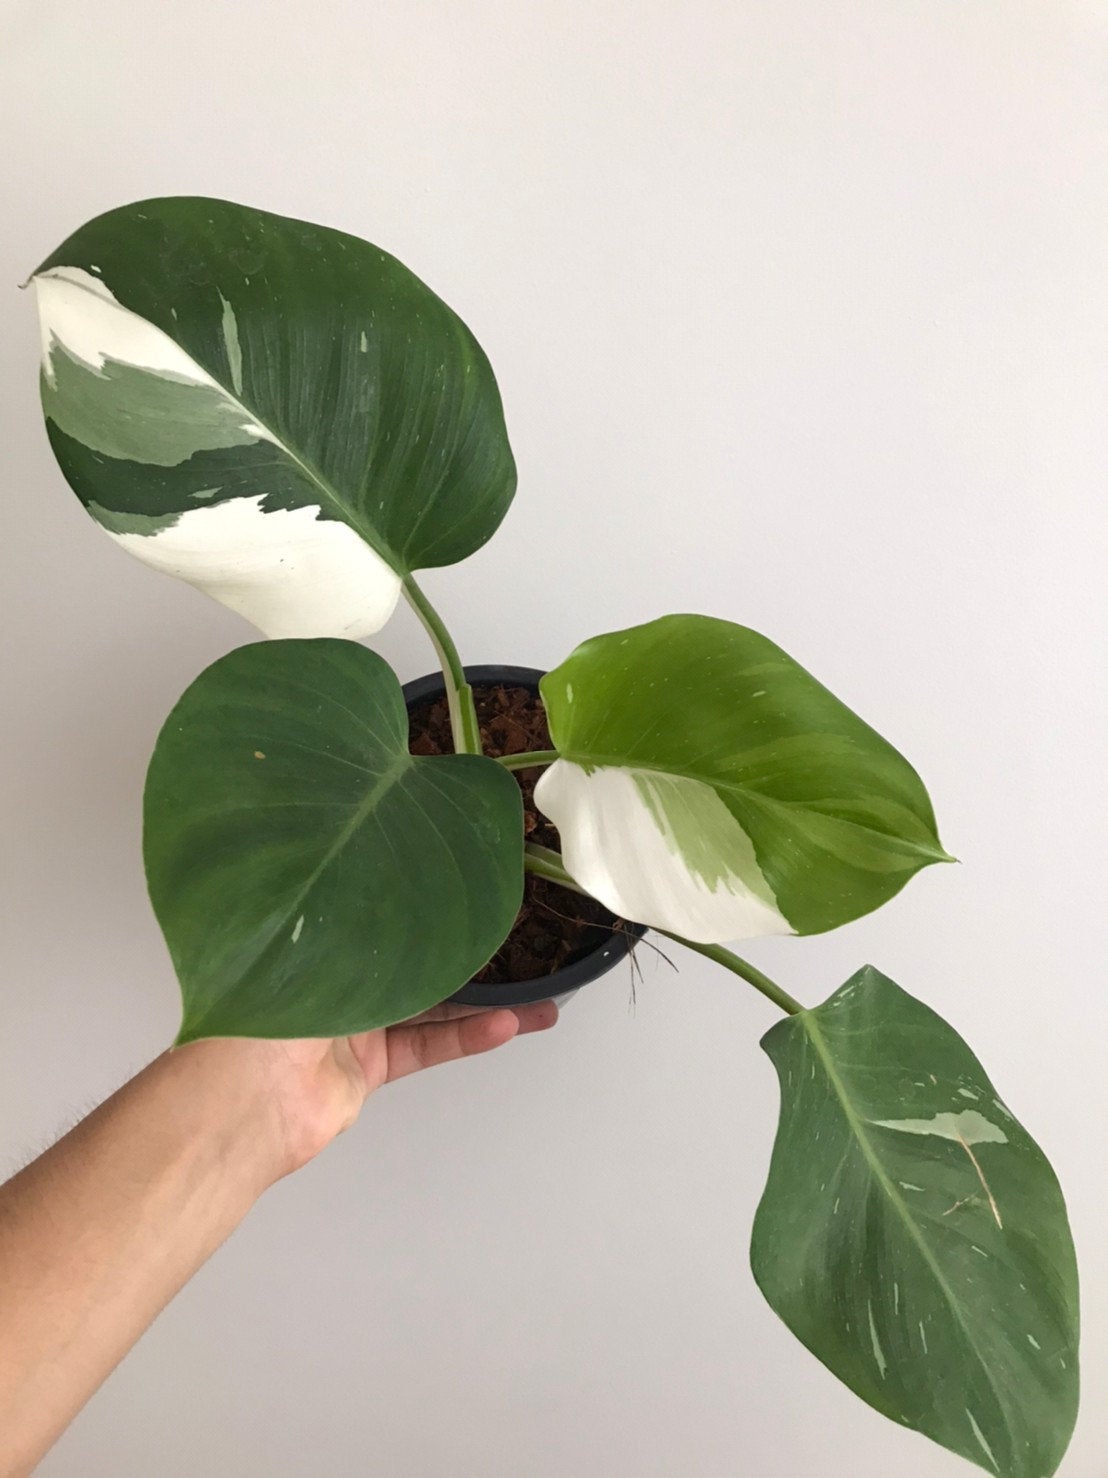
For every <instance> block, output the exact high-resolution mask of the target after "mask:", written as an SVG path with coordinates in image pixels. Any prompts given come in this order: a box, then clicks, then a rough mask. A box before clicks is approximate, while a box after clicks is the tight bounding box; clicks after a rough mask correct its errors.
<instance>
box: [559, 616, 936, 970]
mask: <svg viewBox="0 0 1108 1478" xmlns="http://www.w3.org/2000/svg"><path fill="white" fill-rule="evenodd" d="M542 695H543V700H544V703H545V705H546V710H547V716H548V718H549V722H550V733H551V737H552V739H553V742H554V744H555V746H556V748H557V750H558V753H559V756H560V758H559V759H558V760H556V761H555V763H554V764H553V765H552V766H551V767H550V769H549V770H547V771H546V772H545V773H544V774H543V775H542V777H541V778H540V780H539V782H538V784H537V786H536V788H535V801H536V803H537V805H538V806H539V808H540V809H541V810H542V811H543V812H544V814H545V815H546V816H548V817H549V818H550V820H551V821H552V822H553V823H554V824H555V826H556V827H557V828H558V831H559V834H560V836H561V842H562V855H563V859H564V862H565V866H566V868H567V870H568V872H569V873H570V875H571V876H572V877H573V878H574V880H575V881H576V882H577V883H579V884H580V886H581V887H582V888H584V889H585V890H586V891H587V892H589V893H591V894H593V895H594V896H595V897H597V898H599V899H600V901H601V902H602V903H603V904H605V906H606V907H608V908H610V909H611V910H612V911H613V912H614V913H616V914H617V915H619V916H620V917H623V918H627V919H633V920H635V921H636V922H638V923H644V924H650V925H653V926H655V927H657V928H662V929H668V930H670V931H671V932H673V933H675V934H680V935H682V936H684V937H685V938H686V939H691V940H694V941H697V942H700V943H723V942H724V941H726V940H733V939H747V938H753V937H756V936H759V935H768V934H793V933H796V934H808V933H816V932H818V931H820V930H824V929H831V928H834V927H836V926H837V925H838V924H842V923H846V922H847V921H848V920H850V919H853V918H857V917H858V916H859V915H860V914H863V913H868V912H869V911H870V910H871V909H873V908H877V907H878V906H879V905H880V904H881V903H884V902H885V901H886V900H887V899H888V898H890V897H892V895H893V894H894V893H896V892H897V891H898V890H899V889H900V888H901V887H902V886H903V885H904V883H905V882H906V881H907V880H908V878H909V877H911V876H912V874H913V873H915V872H917V871H918V870H919V869H920V868H921V867H923V866H925V865H926V864H927V863H929V862H937V861H941V860H946V853H945V852H944V851H943V849H942V847H941V846H940V845H939V841H938V837H937V836H936V834H935V821H934V816H933V814H932V811H931V806H930V802H929V801H928V798H927V793H926V791H925V790H924V788H923V785H922V784H921V782H920V779H919V777H918V776H917V775H916V773H915V771H914V770H913V769H912V768H911V766H910V765H909V764H908V763H907V761H906V760H904V759H903V757H902V756H901V755H899V754H898V753H897V752H896V750H894V749H893V748H892V747H891V745H889V744H887V743H886V742H885V740H883V739H882V738H881V737H880V736H879V735H878V734H876V733H874V731H873V730H872V729H871V728H869V727H868V725H866V724H864V723H863V722H862V720H861V719H859V718H858V717H857V716H856V715H855V714H853V713H851V712H850V710H849V709H848V708H846V707H845V706H844V705H843V704H842V703H840V702H839V700H838V699H837V698H835V697H834V696H833V695H832V694H831V693H829V692H828V691H827V689H826V688H824V687H822V686H821V685H820V684H819V683H818V682H816V680H815V679H814V678H813V677H811V676H810V674H808V673H807V672H805V671H804V669H803V668H801V667H799V666H798V665H797V664H796V663H795V662H793V661H792V659H791V658H790V657H788V656H787V655H786V654H785V653H784V652H782V651H781V649H780V648H779V647H777V646H775V645H774V644H773V643H772V642H770V641H768V640H767V639H766V638H765V637H763V636H760V635H758V633H757V632H754V631H749V630H747V629H746V628H745V627H742V626H735V625H733V624H732V623H730V622H727V621H718V620H714V619H712V618H710V617H707V616H667V617H663V618H662V619H661V620H658V621H653V622H650V623H648V624H647V625H645V626H639V627H634V628H632V629H631V630H629V631H623V632H614V633H612V634H610V635H607V636H601V637H596V638H594V639H593V640H592V641H588V642H585V643H584V644H583V645H582V646H581V647H579V648H578V649H577V650H576V651H575V652H574V653H573V654H572V656H570V657H569V658H568V659H567V660H566V661H565V662H563V663H562V665H561V666H560V667H558V668H557V669H555V671H553V672H551V673H549V674H548V675H547V676H546V677H545V678H544V679H543V682H542Z"/></svg>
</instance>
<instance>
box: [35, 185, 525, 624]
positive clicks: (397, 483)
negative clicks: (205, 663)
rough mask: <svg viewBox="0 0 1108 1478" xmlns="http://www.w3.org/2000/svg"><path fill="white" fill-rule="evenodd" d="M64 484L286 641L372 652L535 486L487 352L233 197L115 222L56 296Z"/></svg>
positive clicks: (307, 228) (336, 254)
mask: <svg viewBox="0 0 1108 1478" xmlns="http://www.w3.org/2000/svg"><path fill="white" fill-rule="evenodd" d="M33 281H34V285H35V289H36V295H37V297H38V301H39V312H40V318H41V322H42V331H43V374H42V399H43V407H44V410H45V413H46V417H47V426H48V430H49V434H50V440H51V444H52V445H53V448H54V452H55V455H56V456H57V459H58V461H59V463H60V465H61V468H62V471H63V472H64V473H65V476H66V478H67V479H68V481H69V482H70V484H71V486H72V487H73V488H74V490H75V491H76V492H77V494H78V496H79V497H80V498H81V501H82V502H83V503H84V504H85V506H86V507H87V509H88V510H89V512H90V513H91V514H92V515H93V517H94V518H95V519H97V521H98V522H99V523H100V524H101V525H102V526H103V527H104V528H105V529H106V530H107V531H108V532H109V533H110V534H111V536H112V537H113V538H114V539H116V540H117V542H119V543H120V544H121V545H123V546H124V547H125V548H127V549H129V550H130V551H131V552H132V553H133V554H136V555H137V556H138V557H139V558H140V559H143V560H144V561H145V562H146V563H148V564H150V565H152V566H154V567H155V568H157V569H161V570H164V571H166V572H168V573H171V574H175V575H179V576H181V577H182V578H183V579H186V580H189V581H190V582H192V583H193V584H195V585H197V586H199V587H200V588H201V589H204V590H206V591H207V592H208V593H209V594H211V595H213V596H214V597H215V598H216V599H217V600H220V601H222V602H223V603H224V604H226V605H228V606H230V607H231V608H232V609H234V610H236V611H239V612H240V613H241V614H242V615H244V616H246V617H247V618H248V619H249V620H251V621H253V622H254V623H255V625H257V626H258V627H260V628H261V630H262V631H264V632H265V633H266V635H268V636H325V635H331V636H364V635H368V634H369V633H371V632H373V631H376V630H378V629H379V628H380V627H381V626H382V625H383V624H384V622H385V621H386V620H387V619H388V616H389V614H390V613H391V611H392V609H393V606H394V605H395V603H396V599H397V594H398V592H399V589H400V581H401V577H402V576H403V575H405V574H407V573H410V572H411V571H413V570H416V569H421V568H425V567H427V566H431V565H443V564H452V563H454V562H455V561H457V560H460V559H463V558H465V556H466V555H468V554H471V553H472V552H473V551H474V550H475V549H477V548H479V547H480V545H482V544H483V543H484V542H485V540H486V539H488V538H489V536H490V535H491V534H492V532H493V531H494V530H495V528H496V527H497V525H498V524H499V522H500V520H501V518H502V517H503V516H504V513H505V511H506V510H507V507H508V504H509V503H510V501H511V497H512V494H513V491H514V488H515V468H514V464H513V461H512V455H511V451H510V449H509V446H508V439H507V434H506V432H505V429H504V420H503V413H502V410H501V405H500V397H499V394H498V392H497V388H496V383H495V380H494V379H493V375H492V371H491V369H490V368H489V364H488V361H487V359H486V358H485V356H484V354H483V353H482V351H481V349H480V347H479V346H478V344H477V342H476V341H475V339H474V338H473V336H472V334H471V333H470V332H469V330H468V329H467V328H466V327H465V325H464V324H463V323H462V322H461V320H460V319H459V318H458V317H457V316H456V315H455V314H454V313H453V312H451V310H450V309H449V308H448V307H447V306H446V304H445V303H443V302H441V301H440V299H438V298H437V297H436V296H435V294H434V293H432V292H431V291H430V289H429V288H427V287H425V286H424V284H423V283H422V282H420V281H419V279H418V278H416V277H415V276H413V274H412V273H411V272H409V271H408V270H407V268H406V267H403V266H402V265H401V264H400V263H399V262H398V261H396V260H395V259H394V258H393V257H390V256H389V255H388V254H387V253H385V252H383V251H381V250H379V249H378V248H377V247H375V246H371V245H370V244H369V243H368V242H366V241H361V240H359V239H358V238H357V237H354V236H348V235H346V234H345V233H343V232H341V231H333V230H330V229H328V228H327V227H324V226H315V225H311V224H309V223H307V222H304V221H296V220H289V219H287V218H286V217H284V216H277V215H272V214H269V213H268V212H266V211H259V210H252V209H249V208H247V207H245V206H241V205H234V204H231V203H230V202H228V201H224V200H208V199H203V198H194V197H170V198H167V199H160V200H146V201H140V202H138V203H137V204H134V205H128V206H124V207H122V208H121V209H118V210H113V211H109V212H108V213H107V214H106V215H102V216H98V217H97V218H96V219H95V220H93V221H90V222H89V223H88V224H87V225H85V226H82V227H81V229H80V230H79V231H77V232H75V233H74V235H72V236H71V237H69V239H68V240H67V241H65V242H64V243H63V244H62V245H61V246H60V247H59V248H58V249H57V251H55V252H53V253H52V254H51V255H50V256H49V257H48V258H47V260H46V261H45V262H44V263H43V264H42V266H41V267H40V268H39V269H38V272H37V273H36V274H35V276H34V279H33Z"/></svg>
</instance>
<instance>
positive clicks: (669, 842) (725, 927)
mask: <svg viewBox="0 0 1108 1478" xmlns="http://www.w3.org/2000/svg"><path fill="white" fill-rule="evenodd" d="M535 802H536V804H537V805H538V806H539V808H540V809H541V810H542V811H543V813H544V814H545V815H546V816H548V817H549V818H550V820H551V821H553V823H554V825H555V826H556V827H557V828H558V830H559V833H560V835H561V837H562V860H563V862H564V863H565V866H566V869H567V871H568V872H569V874H570V876H571V877H573V878H574V879H575V880H576V881H577V882H578V883H579V884H580V885H581V887H583V888H584V889H585V890H586V891H587V892H589V893H591V894H592V895H593V897H595V898H599V899H601V900H602V902H603V903H604V904H605V906H606V907H608V908H610V909H612V911H613V912H614V913H616V914H618V915H619V916H620V917H621V918H625V919H635V920H639V921H649V922H650V923H651V924H652V925H653V926H654V927H655V928H658V929H669V930H671V931H672V932H674V933H678V934H682V935H684V937H685V938H686V939H693V940H698V941H701V942H710V941H719V940H722V939H750V938H754V937H755V936H757V935H761V934H792V933H795V930H794V929H793V927H792V925H791V924H790V923H789V921H788V920H787V919H786V918H785V917H784V916H783V915H782V914H781V912H780V910H779V909H778V908H777V904H776V902H775V900H774V897H773V894H772V892H771V891H770V888H769V885H768V883H767V882H766V880H765V878H764V876H763V875H762V870H761V868H760V867H759V866H758V859H757V858H756V857H755V855H754V848H753V846H752V845H751V842H750V838H749V837H748V836H747V835H746V833H745V832H744V831H743V829H742V827H741V826H740V825H739V823H738V822H737V821H736V820H735V818H734V817H733V816H732V815H731V813H730V811H728V809H727V807H726V806H725V805H724V804H723V802H722V801H721V800H720V798H719V796H718V795H717V794H716V793H715V791H714V790H712V789H711V787H710V786H707V785H702V784H701V783H700V782H699V781H697V780H690V779H687V778H686V777H684V776H679V775H665V774H661V773H659V772H657V771H651V770H634V769H630V768H627V769H622V768H617V767H615V766H612V765H605V766H602V767H600V768H597V769H586V768H585V767H584V766H583V765H577V764H574V763H573V762H572V761H571V760H557V761H555V763H554V764H553V765H552V766H551V767H550V769H549V770H547V771H545V772H544V774H543V775H542V776H541V777H540V779H539V782H538V784H537V786H536V787H535Z"/></svg>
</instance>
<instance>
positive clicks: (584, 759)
mask: <svg viewBox="0 0 1108 1478" xmlns="http://www.w3.org/2000/svg"><path fill="white" fill-rule="evenodd" d="M558 758H559V759H563V760H566V761H568V763H570V764H572V765H578V766H579V767H581V768H586V767H590V766H591V767H592V768H594V769H616V770H625V771H626V770H643V771H645V772H646V773H647V774H651V775H666V776H669V777H671V778H672V777H676V778H677V779H679V780H694V781H696V783H697V784H698V785H706V786H708V788H709V789H711V790H724V791H728V792H729V793H730V794H732V795H735V796H738V797H740V798H741V799H742V800H747V801H751V802H753V803H754V804H755V805H764V806H773V807H776V808H777V809H779V810H782V811H804V812H808V813H810V814H812V815H821V816H826V817H827V819H828V820H832V821H836V822H838V823H839V825H840V826H850V827H856V828H857V830H859V831H862V832H865V833H866V835H867V836H874V837H880V838H883V839H884V840H887V841H895V842H896V843H897V844H898V845H899V846H901V847H903V848H904V849H905V851H907V852H914V853H915V854H917V855H918V856H920V857H926V858H929V859H930V860H931V861H932V862H934V861H943V862H947V861H950V860H951V859H950V858H949V857H948V855H947V853H946V852H945V851H944V850H943V848H942V847H941V846H938V845H936V846H934V847H932V846H929V845H928V844H927V843H925V842H917V841H913V840H912V839H911V838H910V837H904V836H897V835H894V834H893V833H891V832H884V831H878V830H877V829H876V827H872V826H866V825H864V824H863V823H862V822H860V821H852V820H851V819H850V818H849V817H848V816H833V815H832V816H827V813H826V812H822V811H821V812H813V811H811V808H810V806H809V804H808V802H806V801H782V800H778V799H777V798H776V797H775V796H771V795H766V794H765V793H764V791H760V790H757V789H755V787H754V786H752V785H743V784H741V783H740V782H739V781H737V780H720V779H717V778H716V777H715V776H711V777H709V776H706V775H701V774H697V773H696V772H695V771H693V770H686V769H682V768H679V767H676V766H673V765H651V764H643V763H642V762H640V761H638V760H628V759H626V758H620V757H619V756H618V755H610V754H606V755H601V754H588V755H584V754H579V753H574V752H572V751H559V753H558ZM830 799H832V800H833V799H834V798H833V797H831V798H830ZM912 814H913V815H915V812H913V813H912ZM920 819H922V818H920Z"/></svg>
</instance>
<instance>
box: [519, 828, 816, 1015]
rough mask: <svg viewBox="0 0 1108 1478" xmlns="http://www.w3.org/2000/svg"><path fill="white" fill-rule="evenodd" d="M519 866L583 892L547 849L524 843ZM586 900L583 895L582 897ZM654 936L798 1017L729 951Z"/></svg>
mask: <svg viewBox="0 0 1108 1478" xmlns="http://www.w3.org/2000/svg"><path fill="white" fill-rule="evenodd" d="M523 865H524V867H525V868H526V869H527V871H528V872H533V873H534V874H535V876H536V877H540V878H548V879H549V880H550V881H551V882H552V883H558V884H560V885H561V886H562V887H563V888H571V889H572V890H573V892H574V893H584V892H585V890H584V888H582V887H580V886H579V885H578V884H577V883H575V882H574V881H573V879H572V878H571V877H570V875H569V873H568V872H566V870H565V866H564V864H563V862H562V859H561V856H560V855H559V854H558V853H557V852H552V851H551V850H550V848H549V847H540V846H537V845H536V844H535V843H534V842H527V843H526V844H525V846H524V848H523ZM586 896H587V895H586ZM655 933H657V934H664V935H665V937H666V938H667V939H672V940H673V942H674V943H675V944H683V945H684V946H685V948H686V949H691V950H695V951H696V953H697V954H698V955H704V956H705V958H706V959H709V960H715V962H716V964H717V965H722V966H723V968H724V969H725V970H730V971H731V972H732V974H734V975H738V976H740V977H741V978H742V979H743V980H745V981H746V983H747V984H748V985H752V986H753V987H754V989H755V990H759V991H761V993H762V995H764V996H765V997H766V998H767V999H768V1000H771V1001H772V1002H773V1004H774V1005H775V1006H778V1007H780V1009H781V1010H782V1011H784V1012H785V1014H786V1015H787V1016H799V1015H800V1013H801V1012H802V1011H803V1010H804V1007H803V1006H802V1005H801V1004H800V1002H799V1001H795V1000H794V999H793V998H792V996H790V995H789V993H788V991H786V990H782V988H781V987H780V986H779V985H778V984H777V982H776V981H773V980H771V979H770V978H769V976H768V975H763V974H762V972H761V970H759V969H757V967H756V966H754V965H752V964H750V963H749V961H747V960H743V959H740V958H739V956H738V955H736V954H733V953H732V952H731V950H729V949H724V947H723V945H722V944H697V943H695V941H693V940H692V939H685V938H683V937H682V936H681V935H680V934H671V933H670V931H669V930H668V929H656V930H655Z"/></svg>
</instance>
